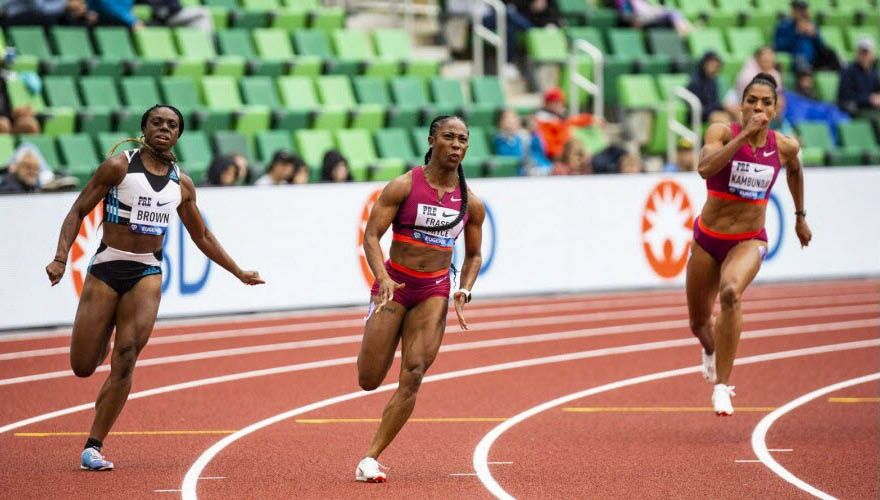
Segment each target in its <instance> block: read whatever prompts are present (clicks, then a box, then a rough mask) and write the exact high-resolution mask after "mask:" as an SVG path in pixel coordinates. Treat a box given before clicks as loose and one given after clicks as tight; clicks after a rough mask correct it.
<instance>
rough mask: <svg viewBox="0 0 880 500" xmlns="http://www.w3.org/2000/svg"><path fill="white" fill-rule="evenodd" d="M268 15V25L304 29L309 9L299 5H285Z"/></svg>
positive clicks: (293, 29)
mask: <svg viewBox="0 0 880 500" xmlns="http://www.w3.org/2000/svg"><path fill="white" fill-rule="evenodd" d="M270 17H271V19H272V22H271V26H270V27H272V28H280V29H283V30H285V31H292V32H295V31H297V30H303V29H306V26H307V25H308V21H309V11H308V10H306V9H304V8H299V7H285V8H283V9H279V10H277V11H275V13H274V14H273V15H272V16H270Z"/></svg>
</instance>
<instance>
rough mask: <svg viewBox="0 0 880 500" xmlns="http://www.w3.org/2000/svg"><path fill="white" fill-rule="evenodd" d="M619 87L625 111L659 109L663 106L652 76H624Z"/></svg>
mask: <svg viewBox="0 0 880 500" xmlns="http://www.w3.org/2000/svg"><path fill="white" fill-rule="evenodd" d="M617 86H618V92H619V94H620V103H621V105H622V106H623V107H624V109H659V108H660V107H661V106H662V105H663V101H662V100H661V99H660V94H659V93H658V92H657V86H656V84H655V83H654V78H653V77H652V76H651V75H622V76H621V77H620V78H618V79H617Z"/></svg>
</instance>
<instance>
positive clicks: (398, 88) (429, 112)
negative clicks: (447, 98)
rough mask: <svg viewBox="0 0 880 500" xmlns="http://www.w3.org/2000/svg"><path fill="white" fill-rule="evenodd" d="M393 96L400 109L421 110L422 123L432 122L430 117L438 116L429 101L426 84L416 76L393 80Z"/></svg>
mask: <svg viewBox="0 0 880 500" xmlns="http://www.w3.org/2000/svg"><path fill="white" fill-rule="evenodd" d="M391 95H393V96H394V102H395V103H397V106H398V107H403V106H412V107H415V108H417V109H419V111H420V113H421V122H426V121H430V118H427V117H429V116H433V115H434V114H436V109H435V108H434V106H432V104H431V100H430V99H428V92H427V91H426V89H425V82H424V80H422V79H421V78H417V77H414V76H401V77H397V78H394V79H392V80H391Z"/></svg>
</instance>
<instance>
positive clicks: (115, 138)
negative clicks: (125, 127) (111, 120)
mask: <svg viewBox="0 0 880 500" xmlns="http://www.w3.org/2000/svg"><path fill="white" fill-rule="evenodd" d="M127 138H129V134H125V133H122V132H100V133H98V136H97V141H98V156H99V157H100V158H101V161H103V160H106V159H108V158H110V156H111V155H110V151H113V148H114V147H115V148H116V151H114V152H113V154H119V153H121V152H123V151H125V150H126V149H134V148H136V147H137V146H138V145H137V144H135V143H133V142H123V143H121V144H120V141H122V140H123V139H127ZM117 144H118V146H117Z"/></svg>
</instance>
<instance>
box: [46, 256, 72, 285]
mask: <svg viewBox="0 0 880 500" xmlns="http://www.w3.org/2000/svg"><path fill="white" fill-rule="evenodd" d="M66 267H67V264H63V263H61V262H59V261H57V260H53V261H52V262H50V263H49V265H48V266H46V274H48V275H49V282H50V283H52V286H55V285H57V284H58V282H59V281H61V277H62V276H64V268H66Z"/></svg>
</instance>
